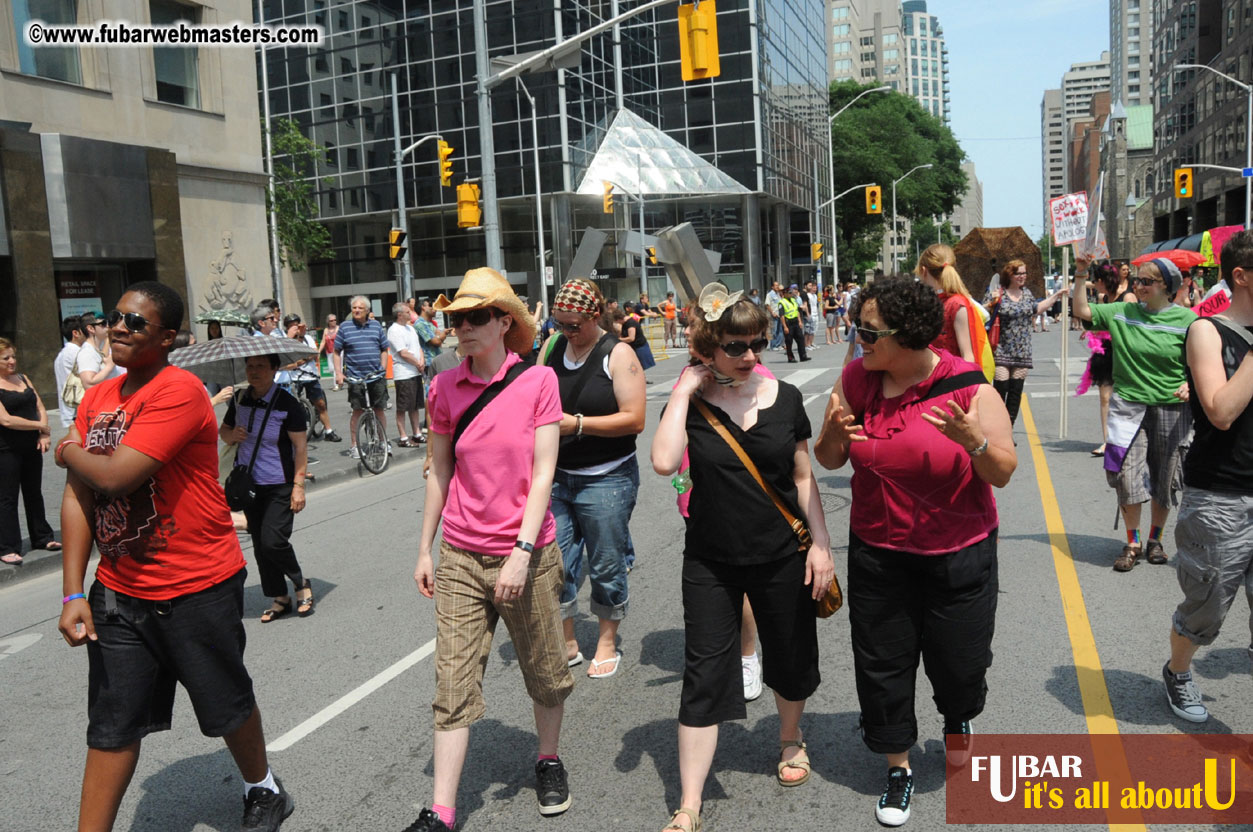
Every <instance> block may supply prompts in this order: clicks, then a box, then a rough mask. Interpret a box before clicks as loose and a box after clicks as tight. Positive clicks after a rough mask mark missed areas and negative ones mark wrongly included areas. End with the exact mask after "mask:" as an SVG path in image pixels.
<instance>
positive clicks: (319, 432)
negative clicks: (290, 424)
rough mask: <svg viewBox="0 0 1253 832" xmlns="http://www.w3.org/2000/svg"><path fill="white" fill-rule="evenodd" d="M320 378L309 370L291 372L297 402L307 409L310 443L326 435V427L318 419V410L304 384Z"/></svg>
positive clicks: (298, 369)
mask: <svg viewBox="0 0 1253 832" xmlns="http://www.w3.org/2000/svg"><path fill="white" fill-rule="evenodd" d="M320 380H321V379H320V377H318V376H317V375H314V374H313V373H311V372H309V371H308V370H302V369H300V368H297V369H295V370H292V371H291V386H292V387H293V388H294V389H293V391H292V392H293V393H294V395H295V396H296V400H297V401H299V402H300V404H301V406H302V407H304V409H305V416H306V417H308V424H309V441H310V442H316V441H317V440H319V439H321V438H322V437H323V436H325V435H326V426H325V425H323V424H322V420H321V419H319V418H318V409H317V408H316V407H315V406H314V404H313V402H311V401H309V393H308V391H307V390H306V389H305V384H304V382H306V381H320Z"/></svg>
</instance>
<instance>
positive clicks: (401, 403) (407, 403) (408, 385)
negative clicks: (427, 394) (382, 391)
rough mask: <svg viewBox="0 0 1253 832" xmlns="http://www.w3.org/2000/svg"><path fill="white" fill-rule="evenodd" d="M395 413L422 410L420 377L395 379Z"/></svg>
mask: <svg viewBox="0 0 1253 832" xmlns="http://www.w3.org/2000/svg"><path fill="white" fill-rule="evenodd" d="M395 384H396V412H397V413H411V412H413V411H415V410H421V409H422V376H414V377H413V378H398V379H396V382H395Z"/></svg>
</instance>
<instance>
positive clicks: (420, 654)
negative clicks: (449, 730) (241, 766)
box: [265, 639, 435, 752]
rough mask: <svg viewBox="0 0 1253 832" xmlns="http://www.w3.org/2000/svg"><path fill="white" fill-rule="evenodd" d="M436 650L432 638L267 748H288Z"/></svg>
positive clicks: (280, 749)
mask: <svg viewBox="0 0 1253 832" xmlns="http://www.w3.org/2000/svg"><path fill="white" fill-rule="evenodd" d="M434 652H435V639H431V640H430V641H428V642H427V643H426V644H423V645H422V646H421V647H419V648H418V649H417V650H414V651H413V652H412V653H410V654H409V655H408V656H405V657H404V658H403V659H401V660H400V661H398V662H396V663H395V664H394V665H392V666H391V667H389V668H387V669H386V670H384V671H382V672H381V673H379V674H378V675H377V676H375V677H374V678H373V679H370V680H369V681H367V682H365V683H364V684H362V685H360V686H358V687H357V688H355V689H354V690H351V691H349V692H348V693H346V694H344V695H343V696H341V697H340V698H339V699H336V700H335V701H334V702H332V703H331V704H329V705H327V706H326V707H325V708H323V709H322V710H320V711H318V712H317V713H316V714H314V715H313V716H311V717H309V718H308V719H306V720H305V721H304V722H302V723H300V724H299V725H297V726H296V727H295V728H293V729H291V730H290V731H288V732H287V733H286V734H284V735H283V736H281V737H279V738H278V739H276V740H274V741H273V742H271V743H270V744H269V745H267V746H266V747H265V750H266V751H270V752H273V751H286V750H287V749H288V748H291V747H292V746H293V745H295V744H296V743H298V742H300V740H302V739H304V738H305V737H307V736H309V735H310V734H312V733H313V732H314V731H316V730H318V729H319V728H321V727H322V726H323V725H325V724H326V723H328V722H330V721H331V720H332V719H334V718H335V717H337V716H339V715H340V714H342V713H343V712H344V711H346V710H348V709H349V708H351V707H352V706H353V705H356V704H357V703H358V702H360V701H361V700H363V699H365V698H366V697H367V696H369V695H370V694H372V693H374V692H375V691H376V690H378V689H379V688H381V687H383V685H385V684H387V683H388V682H390V681H391V680H392V679H395V678H396V677H397V676H399V675H400V674H402V673H404V672H405V671H406V670H408V669H409V668H411V667H413V666H414V665H416V664H417V663H418V662H420V661H422V660H423V659H425V658H426V657H427V656H429V655H431V654H432V653H434Z"/></svg>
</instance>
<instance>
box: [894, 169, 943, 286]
mask: <svg viewBox="0 0 1253 832" xmlns="http://www.w3.org/2000/svg"><path fill="white" fill-rule="evenodd" d="M930 167H933V165H930V164H926V165H918V166H916V167H914V168H911V169H910V171H909V173H907V174H905V175H904V176H902V177H901V178H900V179H896V180H894V181H893V182H892V274H896V269H897V265H896V261H897V257H896V186H897V184H898V183H900V182H904V181H905V180H906V179H908V178H909V177H910V175H911V174H913V173H914V171H919V170H926V169H927V168H930Z"/></svg>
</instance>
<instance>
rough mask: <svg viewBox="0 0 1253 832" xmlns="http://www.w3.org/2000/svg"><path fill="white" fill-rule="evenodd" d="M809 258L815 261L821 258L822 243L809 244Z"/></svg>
mask: <svg viewBox="0 0 1253 832" xmlns="http://www.w3.org/2000/svg"><path fill="white" fill-rule="evenodd" d="M809 259H810V260H813V261H814V262H815V263H817V262H818V261H819V260H821V259H822V243H810V244H809Z"/></svg>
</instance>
